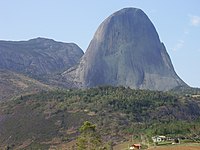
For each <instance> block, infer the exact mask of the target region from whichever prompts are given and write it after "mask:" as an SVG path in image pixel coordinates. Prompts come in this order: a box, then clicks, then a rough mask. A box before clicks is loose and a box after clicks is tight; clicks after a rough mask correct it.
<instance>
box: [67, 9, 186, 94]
mask: <svg viewBox="0 0 200 150" xmlns="http://www.w3.org/2000/svg"><path fill="white" fill-rule="evenodd" d="M63 75H65V76H67V77H68V79H70V80H72V81H73V82H75V83H76V85H77V86H79V87H80V86H82V87H95V86H102V85H113V86H125V87H130V88H140V89H150V90H162V91H163V90H169V89H172V88H174V87H176V86H180V85H181V86H184V85H186V84H185V83H184V82H183V81H182V80H181V79H180V78H179V77H178V75H177V74H176V72H175V71H174V68H173V65H172V63H171V60H170V57H169V55H168V54H167V51H166V48H165V46H164V44H163V43H161V41H160V39H159V36H158V33H157V32H156V29H155V27H154V26H153V24H152V22H151V21H150V19H149V18H148V17H147V15H146V14H145V13H144V12H143V11H142V10H140V9H137V8H124V9H122V10H120V11H118V12H116V13H114V14H112V15H111V16H110V17H108V18H107V19H106V20H105V21H103V23H101V25H100V26H99V28H98V29H97V31H96V33H95V35H94V37H93V39H92V41H91V42H90V45H89V47H88V49H87V51H86V53H85V54H84V56H83V57H82V58H81V61H80V63H79V65H78V66H76V67H73V68H71V69H69V70H67V71H66V72H65V73H64V74H63Z"/></svg>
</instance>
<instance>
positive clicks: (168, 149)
mask: <svg viewBox="0 0 200 150" xmlns="http://www.w3.org/2000/svg"><path fill="white" fill-rule="evenodd" d="M148 150H200V145H199V146H198V145H196V146H195V145H191V146H190V145H188V146H187V145H180V146H177V145H176V146H162V147H153V148H150V149H148Z"/></svg>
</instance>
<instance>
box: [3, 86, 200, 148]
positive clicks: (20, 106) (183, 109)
mask: <svg viewBox="0 0 200 150" xmlns="http://www.w3.org/2000/svg"><path fill="white" fill-rule="evenodd" d="M199 105H200V98H199V97H193V96H179V95H177V94H172V92H167V93H166V92H158V91H149V90H133V89H130V88H124V87H110V86H107V87H98V88H91V89H69V90H54V91H49V92H48V91H43V92H40V93H38V94H32V95H24V96H23V95H22V96H21V97H19V98H18V99H16V100H13V101H11V102H9V103H8V102H4V103H1V104H0V134H1V136H0V143H1V146H5V145H12V146H13V147H18V146H20V145H21V146H22V145H24V143H28V144H27V147H31V146H32V147H34V146H38V147H44V149H46V148H47V147H49V146H51V145H56V142H57V144H60V143H67V142H70V141H71V140H74V139H76V137H77V135H78V134H79V132H78V128H79V127H80V126H81V125H82V123H83V122H85V121H91V122H92V123H93V124H95V125H96V129H97V131H98V133H100V135H101V136H102V137H103V140H105V141H112V142H113V143H118V142H120V141H123V140H126V135H130V134H133V133H134V134H138V135H139V134H145V135H147V136H148V137H151V136H153V135H159V134H164V135H170V136H177V135H182V136H192V135H193V133H195V134H197V135H200V123H199V115H200V107H199ZM55 140H56V142H55Z"/></svg>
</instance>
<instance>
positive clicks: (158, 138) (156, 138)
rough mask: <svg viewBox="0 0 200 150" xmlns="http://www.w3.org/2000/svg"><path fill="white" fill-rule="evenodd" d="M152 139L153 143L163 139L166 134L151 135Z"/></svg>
mask: <svg viewBox="0 0 200 150" xmlns="http://www.w3.org/2000/svg"><path fill="white" fill-rule="evenodd" d="M152 140H153V142H154V143H156V142H158V143H159V142H162V141H165V140H166V136H153V137H152Z"/></svg>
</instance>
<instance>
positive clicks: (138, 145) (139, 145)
mask: <svg viewBox="0 0 200 150" xmlns="http://www.w3.org/2000/svg"><path fill="white" fill-rule="evenodd" d="M132 146H136V147H141V144H133V145H132Z"/></svg>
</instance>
